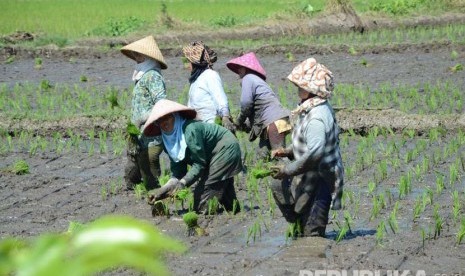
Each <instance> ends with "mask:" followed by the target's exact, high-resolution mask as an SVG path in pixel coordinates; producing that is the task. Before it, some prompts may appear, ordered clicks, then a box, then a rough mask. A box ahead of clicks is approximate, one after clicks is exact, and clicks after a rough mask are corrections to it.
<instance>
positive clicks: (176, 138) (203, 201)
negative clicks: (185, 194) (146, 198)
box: [144, 100, 242, 212]
mask: <svg viewBox="0 0 465 276" xmlns="http://www.w3.org/2000/svg"><path fill="white" fill-rule="evenodd" d="M196 114H197V112H196V111H195V110H193V109H191V108H189V107H187V106H184V105H181V104H179V103H176V102H173V101H170V100H160V101H159V102H158V103H157V104H155V106H154V108H153V110H152V113H151V114H150V117H149V119H148V120H147V122H146V123H145V127H144V133H145V135H150V136H152V135H160V134H161V137H162V139H163V144H164V147H165V150H166V152H167V153H168V156H169V158H170V161H171V174H172V177H171V179H170V180H169V181H168V182H167V183H166V184H165V185H164V186H163V187H162V188H160V189H159V190H157V191H156V192H155V194H154V195H153V197H152V198H151V199H150V200H151V201H153V202H155V201H157V200H160V199H163V198H166V197H168V196H171V195H173V194H174V193H175V191H176V190H178V189H182V188H184V187H190V186H191V185H193V184H194V183H195V182H197V184H196V186H195V188H194V210H195V211H200V212H205V211H206V209H207V208H208V204H207V203H208V201H209V200H210V199H212V198H213V197H216V198H217V199H218V201H219V203H220V204H221V205H222V206H223V207H224V208H225V209H226V210H227V211H231V210H233V203H234V200H236V199H237V198H236V191H235V189H234V176H235V175H236V174H238V173H239V172H240V171H241V170H242V163H241V149H240V147H239V143H238V141H237V139H236V137H234V135H233V134H232V133H231V132H230V131H228V130H227V129H226V128H224V127H222V126H219V125H217V124H209V123H204V122H201V121H196V120H193V118H195V117H196ZM188 165H190V166H191V167H190V169H189V170H187V166H188Z"/></svg>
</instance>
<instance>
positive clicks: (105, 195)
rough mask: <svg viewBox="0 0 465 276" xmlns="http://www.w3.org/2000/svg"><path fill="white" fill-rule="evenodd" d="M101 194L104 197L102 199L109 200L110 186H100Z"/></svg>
mask: <svg viewBox="0 0 465 276" xmlns="http://www.w3.org/2000/svg"><path fill="white" fill-rule="evenodd" d="M100 196H101V197H102V201H104V200H107V198H108V188H107V186H106V185H102V187H101V188H100Z"/></svg>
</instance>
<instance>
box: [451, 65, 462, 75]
mask: <svg viewBox="0 0 465 276" xmlns="http://www.w3.org/2000/svg"><path fill="white" fill-rule="evenodd" d="M462 70H463V65H462V64H460V63H457V64H455V65H454V66H452V67H449V71H451V72H452V73H456V72H458V71H462Z"/></svg>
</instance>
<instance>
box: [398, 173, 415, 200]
mask: <svg viewBox="0 0 465 276" xmlns="http://www.w3.org/2000/svg"><path fill="white" fill-rule="evenodd" d="M411 190H412V180H411V175H410V172H407V174H406V175H402V176H401V177H400V181H399V199H401V198H403V197H404V196H406V195H407V194H409V193H410V191H411Z"/></svg>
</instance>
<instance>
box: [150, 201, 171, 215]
mask: <svg viewBox="0 0 465 276" xmlns="http://www.w3.org/2000/svg"><path fill="white" fill-rule="evenodd" d="M169 215H170V209H169V206H168V204H166V202H165V201H163V200H157V201H155V202H154V203H153V205H152V217H157V216H167V217H169Z"/></svg>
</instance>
